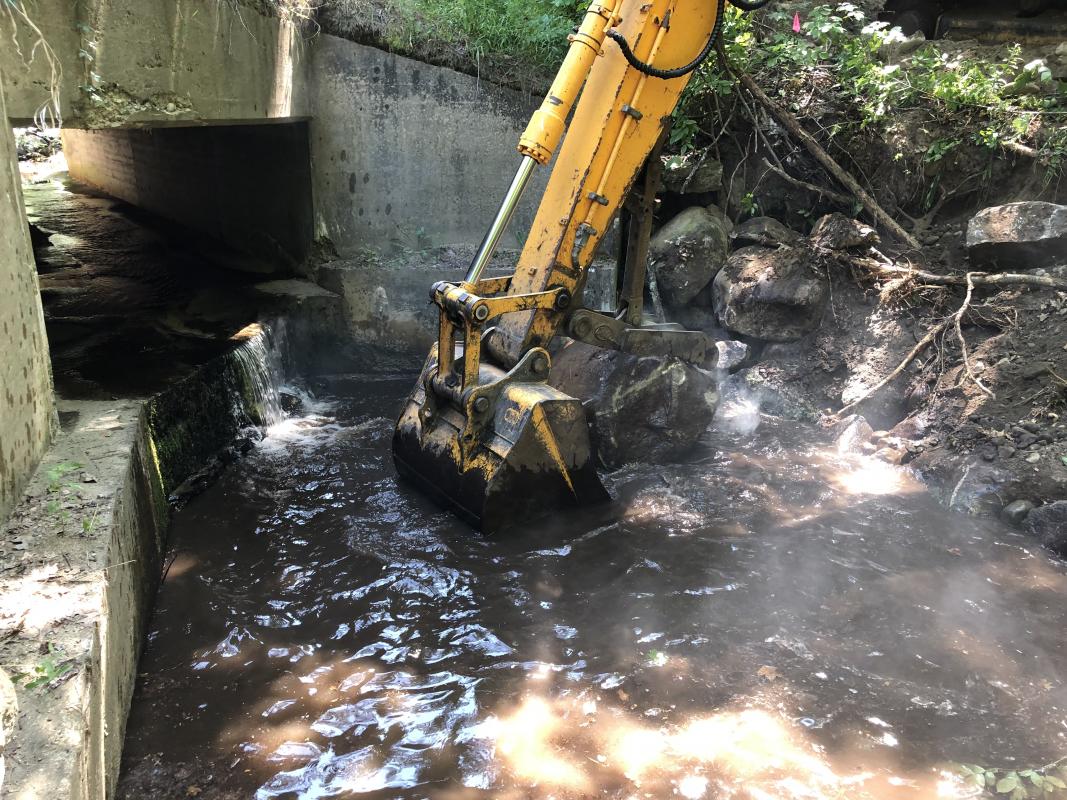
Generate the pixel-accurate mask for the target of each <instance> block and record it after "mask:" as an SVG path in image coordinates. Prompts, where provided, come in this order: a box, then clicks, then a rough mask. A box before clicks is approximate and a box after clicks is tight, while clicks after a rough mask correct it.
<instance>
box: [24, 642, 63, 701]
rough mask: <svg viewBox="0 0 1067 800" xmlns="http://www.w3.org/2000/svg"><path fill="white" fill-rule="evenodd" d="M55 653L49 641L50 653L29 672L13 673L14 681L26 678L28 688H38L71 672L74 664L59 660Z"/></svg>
mask: <svg viewBox="0 0 1067 800" xmlns="http://www.w3.org/2000/svg"><path fill="white" fill-rule="evenodd" d="M55 653H56V650H55V647H54V646H53V645H52V643H51V642H49V643H48V653H47V655H45V657H44V658H42V659H41V662H40V663H39V664H36V665H35V666H33V667H32V668H31V669H30V671H29V672H17V673H15V674H14V675H12V676H11V680H12V682H14V683H19V682H20V681H23V680H24V681H26V688H27V689H38V688H40V687H42V686H47V685H48V684H50V683H51V682H52V681H54V680H56V679H57V678H62V677H63V676H64V675H66V674H67V673H68V672H70V670H71V667H72V664H71V663H70V662H69V661H66V662H64V661H60V660H57V659H56V655H55Z"/></svg>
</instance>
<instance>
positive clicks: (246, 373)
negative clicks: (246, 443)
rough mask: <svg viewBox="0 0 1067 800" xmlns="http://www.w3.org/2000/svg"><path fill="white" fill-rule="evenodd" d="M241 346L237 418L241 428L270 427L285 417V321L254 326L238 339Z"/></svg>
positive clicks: (237, 358) (235, 404)
mask: <svg viewBox="0 0 1067 800" xmlns="http://www.w3.org/2000/svg"><path fill="white" fill-rule="evenodd" d="M234 338H235V339H237V340H238V341H240V344H239V345H238V346H237V347H236V348H235V349H234V351H233V359H234V364H235V368H236V373H237V374H236V378H237V380H236V383H237V385H236V387H235V388H236V389H237V391H236V392H234V393H233V407H232V411H233V416H234V420H235V422H237V424H238V426H239V427H246V426H248V425H256V426H259V427H263V428H266V427H269V426H271V425H274V424H276V423H278V422H280V421H281V420H283V419H284V418H285V413H284V412H283V411H282V405H281V401H280V399H279V397H278V387H279V386H281V385H282V383H283V382H284V379H285V370H284V368H283V365H282V349H283V348H284V347H285V344H286V337H285V325H284V323H282V322H272V323H269V324H268V323H263V324H260V323H254V324H252V325H249V326H247V327H246V328H244V329H242V330H241V331H240V332H239V333H238V334H237V335H236V336H235V337H234Z"/></svg>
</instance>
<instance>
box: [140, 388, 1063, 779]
mask: <svg viewBox="0 0 1067 800" xmlns="http://www.w3.org/2000/svg"><path fill="white" fill-rule="evenodd" d="M411 380H412V379H411V377H410V376H403V377H398V378H359V379H355V378H353V379H350V380H339V381H335V382H334V383H333V385H332V386H331V387H330V392H331V395H330V396H329V397H320V399H314V398H311V397H310V396H305V398H304V412H302V413H301V414H300V415H298V416H295V417H291V418H288V419H285V420H282V421H280V422H278V423H276V424H275V425H273V426H272V427H271V428H270V429H269V431H268V435H267V438H266V439H265V440H264V441H263V442H262V443H260V445H259V446H258V447H257V448H256V450H255V451H254V452H253V453H252V454H251V455H250V456H249V457H248V458H246V459H245V460H243V461H241V462H239V463H238V464H236V465H234V466H233V467H231V468H230V469H229V470H228V471H227V472H226V473H225V474H224V475H223V476H222V478H221V479H220V481H219V482H218V483H217V484H216V485H215V486H213V487H212V488H210V489H209V490H208V491H207V492H205V493H204V494H203V495H201V496H199V497H197V498H196V499H194V500H193V501H192V502H190V503H189V504H188V505H187V506H186V507H185V508H184V509H183V510H181V511H180V512H178V514H177V515H176V516H175V518H174V522H173V526H172V530H171V536H172V543H173V544H174V546H175V548H176V551H175V556H174V560H173V564H172V565H171V568H170V570H169V572H168V574H167V578H166V581H165V583H164V586H163V588H162V590H161V592H160V596H159V606H158V610H157V614H156V617H155V619H154V620H153V623H152V631H151V634H150V643H149V646H148V650H147V653H146V655H145V658H144V660H143V662H142V665H141V667H140V672H141V673H143V675H144V676H145V677H144V678H143V679H142V680H141V682H140V684H139V688H138V698H137V700H136V701H135V705H134V710H133V716H132V718H131V722H130V727H129V731H128V734H127V741H126V756H125V770H126V771H125V774H124V777H123V779H122V782H121V785H120V791H119V796H120V797H124V798H134V797H146V796H157V795H153V794H151V791H152V790H154V789H158V788H159V787H160V786H166V787H169V789H168V791H170V792H171V794H173V795H174V796H182V792H184V791H185V789H186V787H188V786H195V787H196V789H197V790H198V791H199V793H198V794H197V795H196V796H198V797H200V798H213V797H225V798H230V797H233V798H237V797H245V798H253V797H254V798H257V800H267V799H268V798H302V799H309V798H326V797H371V798H435V800H436V799H437V798H441V799H443V800H453V799H455V798H490V797H492V798H548V797H557V798H564V797H582V796H600V797H619V798H630V797H634V798H637V797H652V798H661V797H685V798H701V797H707V798H719V797H739V798H792V797H795V798H826V797H843V798H867V797H870V798H896V797H922V798H926V797H945V796H948V797H960V796H974V794H975V790H969V789H966V788H965V787H963V786H962V785H960V784H959V783H958V782H955V781H953V780H952V779H951V778H949V777H948V776H947V775H946V774H944V773H943V767H944V765H945V763H946V762H965V763H968V764H982V765H989V766H997V767H1018V768H1020V769H1021V768H1026V767H1033V766H1040V765H1042V764H1046V763H1049V762H1051V761H1054V760H1056V759H1058V758H1060V757H1061V756H1062V755H1064V754H1067V741H1065V736H1067V712H1065V709H1067V705H1065V701H1067V690H1065V688H1064V684H1063V674H1062V673H1063V670H1064V669H1065V668H1067V659H1065V656H1067V653H1065V639H1067V603H1065V602H1064V600H1065V598H1067V569H1065V568H1064V566H1063V565H1062V564H1061V563H1059V562H1057V561H1055V560H1053V559H1050V558H1049V557H1048V556H1047V555H1045V554H1044V553H1043V552H1042V551H1041V550H1040V549H1038V548H1036V547H1034V546H1033V545H1031V543H1030V542H1029V541H1027V540H1025V539H1023V538H1022V537H1021V536H1019V535H1017V534H1016V533H1015V532H1013V531H1011V530H1008V529H1006V528H1004V527H1001V526H999V525H997V524H995V523H989V522H983V521H977V520H972V519H969V518H966V517H960V516H954V515H949V514H947V513H946V512H944V511H943V510H942V509H941V508H940V507H939V506H938V505H937V504H936V503H935V502H934V501H933V500H932V499H931V498H930V497H928V496H927V495H926V493H925V491H924V490H923V489H922V487H921V486H920V485H919V484H918V483H917V482H915V481H914V480H913V479H912V478H911V477H910V476H909V475H908V473H907V472H906V471H904V470H901V469H899V468H895V467H891V466H887V465H885V464H882V463H880V462H876V461H869V460H862V459H856V460H849V459H847V458H843V457H841V456H840V455H838V454H837V453H836V452H833V451H832V450H830V449H828V448H826V447H824V446H822V445H820V444H819V443H818V436H817V433H816V432H815V431H813V430H809V429H807V428H804V427H803V426H799V425H796V424H794V423H779V422H774V421H772V420H768V419H767V418H765V417H761V416H760V415H759V412H758V407H754V406H753V404H751V403H748V404H746V401H745V398H724V409H726V410H724V412H723V413H722V414H721V415H720V418H719V420H718V421H717V426H716V430H714V431H713V432H711V433H709V434H708V436H707V437H706V438H705V440H704V441H702V443H701V445H700V447H699V448H698V450H697V452H696V453H695V454H694V456H693V458H692V460H691V461H690V463H687V464H682V465H673V466H656V467H648V466H635V467H631V468H628V469H624V470H621V471H619V472H618V473H615V474H613V475H611V476H610V477H609V488H610V489H611V491H612V494H613V496H615V497H616V498H617V500H616V502H615V503H613V504H612V505H611V506H610V507H607V508H602V509H592V510H589V511H583V512H581V513H576V514H569V515H566V516H560V517H557V518H553V519H550V520H547V521H544V522H542V523H540V524H538V525H537V526H534V527H532V528H528V529H525V530H522V531H520V532H516V533H514V534H511V535H504V536H501V537H498V538H495V539H486V538H484V537H482V536H480V535H477V534H474V533H472V532H471V531H470V530H469V529H467V528H466V527H465V526H464V525H463V524H462V523H460V522H458V521H457V520H456V519H455V518H454V517H452V516H451V515H449V514H447V513H444V512H441V511H439V510H438V509H437V508H436V507H434V506H432V505H431V504H430V503H428V502H427V501H426V500H425V499H424V498H422V497H421V496H420V495H418V494H417V493H416V492H414V491H413V490H410V489H408V488H407V487H404V486H400V485H398V484H397V482H396V479H395V476H394V473H393V469H392V465H391V463H390V461H389V441H390V437H391V436H392V430H393V423H394V412H395V411H396V409H397V408H398V407H399V404H400V402H401V400H402V399H403V397H404V395H405V394H406V393H407V391H408V390H409V389H410V384H411ZM735 401H736V405H734V406H731V405H730V403H733V402H735ZM731 409H733V410H731ZM158 796H171V795H170V794H168V795H158Z"/></svg>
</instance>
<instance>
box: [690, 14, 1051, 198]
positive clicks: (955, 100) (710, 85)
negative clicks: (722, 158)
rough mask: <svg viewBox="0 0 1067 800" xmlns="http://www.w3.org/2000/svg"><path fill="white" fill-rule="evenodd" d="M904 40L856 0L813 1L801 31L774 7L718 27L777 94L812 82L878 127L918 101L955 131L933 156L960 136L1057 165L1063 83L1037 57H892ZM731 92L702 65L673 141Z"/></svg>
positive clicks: (931, 47)
mask: <svg viewBox="0 0 1067 800" xmlns="http://www.w3.org/2000/svg"><path fill="white" fill-rule="evenodd" d="M902 41H903V37H901V36H900V32H899V30H892V29H890V28H889V27H888V25H886V24H885V23H882V22H870V21H868V20H867V18H866V17H865V15H864V14H863V12H862V11H861V10H860V9H859V8H858V7H857V6H856V5H855V4H853V3H838V4H836V5H820V6H816V7H815V8H814V9H812V10H811V12H810V13H809V14H808V15H807V18H806V19H805V20H803V24H802V29H801V33H800V34H797V33H795V32H794V31H793V17H792V15H791V14H787V13H785V12H782V11H775V10H767V11H764V12H761V13H759V14H746V15H742V14H740V13H738V12H736V11H731V12H730V16H729V18H728V20H727V24H726V26H725V30H724V44H725V48H726V52H727V54H728V56H729V59H730V62H731V63H732V64H733V65H734V66H735V67H738V68H741V69H743V70H745V71H747V72H749V73H751V74H753V75H754V76H755V77H756V79H757V80H759V81H761V82H762V83H765V84H768V85H775V84H777V85H778V87H779V89H780V93H781V94H782V95H785V96H789V95H790V94H792V95H793V96H799V95H800V94H801V93H799V92H795V91H791V90H796V89H800V88H802V87H809V89H810V87H818V90H819V92H821V93H824V94H825V95H826V96H828V97H830V98H832V99H836V100H837V101H839V103H840V105H841V106H842V107H844V108H846V109H851V110H852V112H853V115H854V118H855V120H856V122H857V123H858V124H859V125H860V126H861V127H869V126H878V125H884V124H886V123H887V122H888V121H889V120H890V119H891V118H892V117H893V116H894V115H896V114H899V113H900V112H903V111H909V110H915V109H919V110H923V111H925V112H927V113H929V114H930V116H931V117H932V118H936V119H938V120H940V121H941V123H942V124H943V125H944V127H951V128H954V129H955V130H957V131H960V134H959V137H958V138H956V139H952V140H947V141H938V142H935V143H934V144H933V145H932V146H931V151H930V153H928V159H929V160H931V161H937V160H940V158H942V157H943V156H944V155H946V153H947V152H949V151H950V150H951V149H953V148H954V147H956V146H958V145H959V144H962V143H963V141H964V138H963V137H967V138H969V140H970V141H971V142H972V143H974V144H975V145H979V146H983V147H987V148H990V149H996V148H999V147H1001V146H1003V145H1006V144H1007V145H1011V144H1025V145H1027V146H1036V147H1039V148H1041V150H1042V153H1041V156H1042V159H1043V161H1044V162H1045V163H1046V164H1047V165H1048V167H1049V177H1050V178H1051V177H1053V176H1054V175H1055V174H1058V173H1059V170H1060V168H1061V165H1062V162H1063V161H1064V156H1065V144H1067V142H1065V139H1067V137H1065V136H1064V135H1062V128H1061V127H1060V126H1058V125H1053V124H1050V123H1049V119H1050V117H1051V115H1052V113H1057V114H1059V113H1064V109H1065V107H1067V87H1065V86H1064V85H1062V84H1060V85H1056V83H1055V82H1054V80H1053V77H1052V74H1051V72H1050V70H1049V69H1048V67H1047V66H1045V64H1044V63H1042V62H1041V61H1034V62H1031V63H1029V64H1025V65H1024V64H1023V59H1022V52H1021V48H1020V47H1019V46H1018V45H1014V46H1010V47H1007V48H1006V49H1005V50H1004V51H1003V53H1002V54H1001V55H1000V56H999V57H990V51H988V50H987V51H983V52H982V53H981V54H975V53H967V52H946V51H944V50H943V49H942V48H941V47H940V46H938V45H936V44H927V45H923V46H921V47H919V48H918V49H917V50H916V51H915V52H914V53H911V54H910V55H908V56H906V57H901V58H896V59H894V58H892V57H891V56H892V54H893V51H894V49H898V48H899V47H900V45H901V43H902ZM734 90H735V89H734V81H733V79H732V78H731V77H729V76H727V75H724V74H723V71H722V68H721V66H720V65H719V64H718V63H715V62H712V61H709V62H708V63H707V64H705V65H704V67H703V68H702V69H701V71H700V73H699V74H698V75H697V76H696V77H695V79H694V80H693V82H692V84H691V85H690V90H689V92H688V93H687V96H686V98H685V100H684V102H683V104H682V106H681V107H680V108H679V110H678V112H677V113H676V115H675V117H676V124H677V125H678V126H679V129H680V130H681V131H682V132H681V133H680V134H678V135H677V136H675V137H674V140H675V143H676V144H677V145H678V146H679V147H680V148H682V149H686V148H691V147H694V146H695V145H696V144H697V143H698V141H699V137H698V135H697V134H698V132H699V130H700V126H699V125H694V124H690V121H692V120H694V119H696V120H699V119H701V118H702V117H704V116H706V115H707V113H708V109H709V108H710V107H713V106H714V100H715V99H716V98H721V97H725V96H729V95H730V94H731V93H732V92H733V91H734Z"/></svg>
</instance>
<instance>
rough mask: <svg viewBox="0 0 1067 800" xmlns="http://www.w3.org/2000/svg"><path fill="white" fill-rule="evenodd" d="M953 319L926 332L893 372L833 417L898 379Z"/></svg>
mask: <svg viewBox="0 0 1067 800" xmlns="http://www.w3.org/2000/svg"><path fill="white" fill-rule="evenodd" d="M954 319H955V317H954V316H953V317H949V318H948V319H943V320H941V322H939V323H937V325H935V326H934V327H932V328H931V329H930V330H928V331H927V332H926V335H925V336H924V337H923V338H922V339H920V340H919V343H918V344H917V345H915V347H913V348H912V349H911V352H910V353H908V354H907V355H906V356H904V360H903V361H901V362H900V365H899V366H898V367H897V368H896V369H895V370H893V371H892V372H890V373H889V374H888V375H887V376H886V377H884V378H883V379H882V380H880V381H879V382H878V383H876V384H875V385H874V386H872V387H871V388H870V389H868V390H867V391H866V392H864V393H863V396H862V397H860V398H858V399H856V400H853V401H852V402H851V403H849V404H848V405H847V406H844V407H842V408H841V410H840V411H838V412H837V414H836V415H835V416H838V417H840V416H841V415H842V414H847V413H848V412H849V411H852V410H853V409H854V408H856V407H858V406H860V405H862V404H863V403H865V402H866V401H867V400H870V399H871V398H872V397H874V395H876V394H877V393H878V392H880V391H881V390H882V389H884V388H885V387H886V386H888V385H889V384H891V383H892V382H893V381H894V380H895V379H896V378H897V377H899V376H900V375H901V374H902V373H903V372H904V370H906V369H907V368H908V365H909V364H910V363H911V362H912V361H914V360H915V359H916V358H918V357H919V355H920V354H921V353H922V352H923V350H925V349H926V348H927V347H929V346H930V345H932V344H933V343H934V340H936V339H937V337H938V335H939V334H941V333H942V332H943V331H945V330H947V329H948V327H949V326H950V325H952V323H953V320H954Z"/></svg>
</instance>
